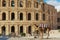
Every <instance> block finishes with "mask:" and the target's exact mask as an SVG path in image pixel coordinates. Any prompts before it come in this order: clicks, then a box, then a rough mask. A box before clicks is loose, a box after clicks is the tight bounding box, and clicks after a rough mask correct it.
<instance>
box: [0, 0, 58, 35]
mask: <svg viewBox="0 0 60 40" xmlns="http://www.w3.org/2000/svg"><path fill="white" fill-rule="evenodd" d="M56 13H57V11H56V9H55V7H54V6H52V5H49V4H47V3H44V2H43V0H40V1H37V0H0V34H5V35H9V34H11V33H15V34H16V35H19V34H20V33H26V34H27V33H28V34H32V33H33V32H35V30H38V29H37V27H36V26H35V24H36V25H37V26H39V25H40V24H47V26H48V27H52V29H56V25H57V22H56V16H57V14H56Z"/></svg>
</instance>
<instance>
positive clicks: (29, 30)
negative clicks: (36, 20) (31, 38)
mask: <svg viewBox="0 0 60 40" xmlns="http://www.w3.org/2000/svg"><path fill="white" fill-rule="evenodd" d="M28 33H29V34H31V26H29V27H28Z"/></svg>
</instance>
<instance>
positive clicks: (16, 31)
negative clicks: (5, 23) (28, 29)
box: [15, 25, 18, 35]
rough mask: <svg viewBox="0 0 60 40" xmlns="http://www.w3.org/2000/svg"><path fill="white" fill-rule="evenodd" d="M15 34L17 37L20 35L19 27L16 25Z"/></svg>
mask: <svg viewBox="0 0 60 40" xmlns="http://www.w3.org/2000/svg"><path fill="white" fill-rule="evenodd" d="M15 33H16V35H18V26H17V25H15Z"/></svg>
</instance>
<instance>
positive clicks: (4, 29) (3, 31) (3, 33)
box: [1, 26, 6, 35]
mask: <svg viewBox="0 0 60 40" xmlns="http://www.w3.org/2000/svg"><path fill="white" fill-rule="evenodd" d="M1 29H2V35H5V33H6V27H5V26H3V27H2V28H1Z"/></svg>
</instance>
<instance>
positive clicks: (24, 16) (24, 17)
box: [23, 12, 27, 21]
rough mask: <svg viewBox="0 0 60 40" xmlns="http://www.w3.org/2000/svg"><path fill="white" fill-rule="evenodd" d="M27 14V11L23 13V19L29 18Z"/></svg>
mask: <svg viewBox="0 0 60 40" xmlns="http://www.w3.org/2000/svg"><path fill="white" fill-rule="evenodd" d="M26 16H27V15H26V12H24V13H23V20H24V21H26V20H27V19H26Z"/></svg>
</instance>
